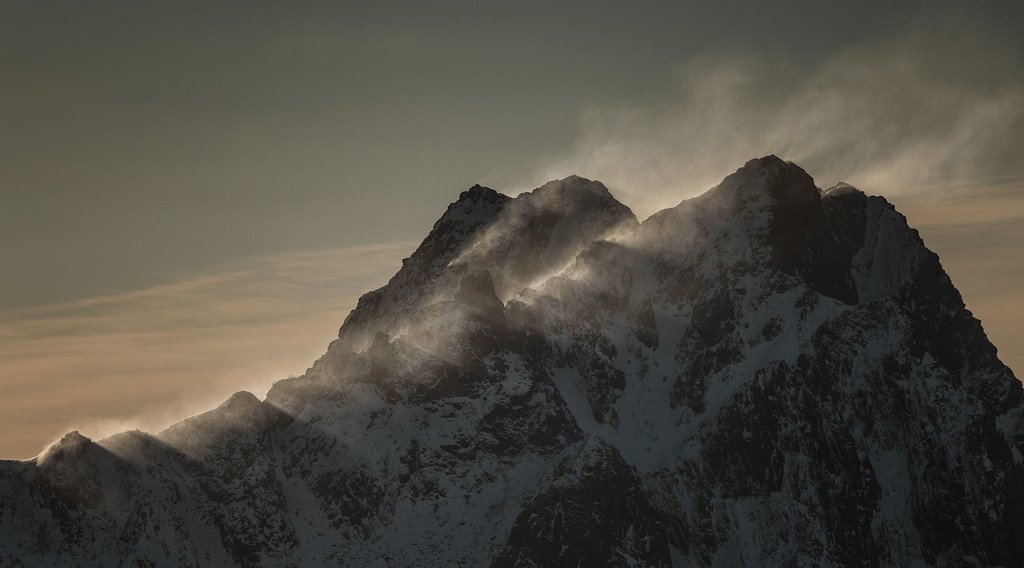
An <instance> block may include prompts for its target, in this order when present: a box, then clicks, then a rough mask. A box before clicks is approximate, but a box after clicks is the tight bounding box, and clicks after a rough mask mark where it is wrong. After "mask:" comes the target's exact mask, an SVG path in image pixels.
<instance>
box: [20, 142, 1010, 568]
mask: <svg viewBox="0 0 1024 568" xmlns="http://www.w3.org/2000/svg"><path fill="white" fill-rule="evenodd" d="M1022 393H1024V391H1022V388H1021V384H1020V382H1019V381H1017V380H1016V379H1015V378H1014V377H1013V375H1012V374H1011V373H1010V371H1009V370H1008V369H1007V368H1006V367H1005V366H1004V365H1002V363H1000V362H999V360H998V358H997V357H996V352H995V348H994V347H993V346H992V345H991V344H990V343H989V342H988V340H987V338H986V337H985V334H984V331H983V330H982V328H981V324H980V322H978V321H977V320H975V319H974V318H973V317H972V315H971V314H970V312H969V311H967V310H966V308H965V306H964V304H963V301H962V299H961V298H960V295H959V293H958V292H957V291H956V289H955V288H954V287H953V285H952V283H951V282H950V280H949V278H948V276H947V275H946V274H945V272H944V271H943V270H942V267H941V264H940V263H939V261H938V258H937V257H936V256H935V255H934V254H933V253H931V252H930V251H928V250H927V248H926V247H925V246H924V243H923V242H922V241H921V239H920V236H919V235H918V234H917V232H916V231H914V230H913V229H911V228H910V227H909V226H908V225H907V223H906V219H905V218H904V217H903V216H902V215H900V214H899V213H898V212H897V211H896V210H895V208H893V206H892V205H891V204H889V203H888V202H886V201H885V200H884V199H882V198H879V197H869V196H866V195H864V194H863V193H861V192H860V191H857V190H856V189H854V188H852V186H848V185H845V184H841V185H839V186H836V187H833V188H832V189H830V190H829V191H827V192H824V193H822V192H821V191H820V190H819V189H818V188H817V187H816V186H815V184H814V181H813V179H811V177H810V176H809V175H807V173H806V172H804V171H803V170H802V169H800V168H799V167H798V166H796V165H794V164H791V163H788V162H784V161H783V160H781V159H779V158H777V157H775V156H766V157H764V158H759V159H756V160H752V161H750V162H748V163H747V164H745V165H744V166H743V167H742V168H740V169H739V170H737V171H736V172H735V173H734V174H732V175H730V176H728V177H726V178H725V179H724V180H723V181H722V183H720V184H719V185H718V186H716V187H715V188H713V189H711V190H709V191H708V192H707V193H705V194H703V195H701V196H699V197H696V198H693V199H688V200H686V201H683V202H682V203H680V204H679V205H678V206H677V207H674V208H671V209H667V210H665V211H661V212H659V213H656V214H655V215H652V216H651V217H650V218H648V219H647V220H646V221H644V222H643V223H642V224H638V223H637V221H636V219H635V217H634V216H633V214H632V212H630V211H629V209H628V208H626V207H625V206H624V205H622V204H620V203H618V202H617V201H616V200H615V199H614V198H613V197H612V196H611V194H610V193H609V192H608V190H607V188H605V187H604V186H603V185H602V184H600V183H599V182H595V181H591V180H586V179H584V178H580V177H576V176H573V177H569V178H565V179H563V180H556V181H553V182H550V183H548V184H545V185H544V186H542V187H540V188H538V189H536V190H534V191H532V192H529V193H524V194H521V195H519V196H518V197H516V198H510V197H507V196H504V195H502V194H500V193H498V192H496V191H494V190H491V189H488V188H484V187H480V186H475V187H473V188H471V189H470V190H468V191H465V192H463V193H462V194H461V195H460V197H459V199H458V200H457V201H455V202H454V203H452V204H451V205H450V206H449V207H448V209H447V210H446V211H445V213H444V214H443V215H442V216H441V218H440V219H439V220H438V222H437V223H436V224H435V225H434V227H433V229H432V230H431V232H430V234H429V235H427V237H426V239H425V240H424V241H423V243H422V244H421V245H420V246H419V247H418V248H417V250H416V251H415V252H414V253H413V254H412V255H411V256H410V258H408V259H406V260H405V261H404V263H403V266H402V268H401V269H400V270H399V272H398V273H397V274H396V275H395V276H394V277H393V278H392V279H391V281H389V282H388V284H387V285H386V286H384V287H382V288H381V289H379V290H375V291H373V292H370V293H368V294H366V295H364V296H363V297H362V298H361V299H360V301H359V304H358V306H357V307H356V309H355V310H353V312H352V313H351V314H350V315H349V317H348V318H347V319H346V320H345V323H344V324H343V325H342V328H341V329H340V330H339V336H338V339H337V340H335V341H334V342H333V343H332V344H331V345H330V347H328V349H327V352H326V353H325V354H324V356H323V357H321V358H320V359H319V360H318V361H317V362H316V363H314V365H313V366H312V367H311V368H310V369H309V370H307V372H306V373H304V374H303V375H302V376H300V377H296V378H291V379H286V380H282V381H279V382H278V383H276V384H275V385H274V386H273V388H272V389H271V390H270V392H269V393H268V396H267V399H266V400H265V401H260V400H259V399H258V398H257V397H255V396H253V395H252V394H250V393H245V392H242V393H237V394H235V395H233V396H232V397H231V398H230V399H228V401H226V402H225V403H224V404H222V405H220V406H218V407H217V408H214V409H213V410H210V411H209V412H206V413H203V414H200V415H198V416H195V417H192V418H189V419H186V420H184V421H182V422H181V423H179V424H176V425H174V426H172V427H170V428H168V429H167V430H165V431H164V432H161V433H160V434H159V435H158V436H156V437H152V436H148V435H146V434H142V433H129V434H127V435H120V436H118V437H113V438H108V439H106V440H101V441H99V442H98V443H92V442H90V441H88V440H87V439H85V438H84V437H81V436H79V435H69V436H68V437H66V439H65V440H62V441H61V442H59V443H57V444H55V445H54V446H53V447H52V448H51V449H50V450H49V451H48V452H47V453H46V454H44V455H43V456H41V459H40V460H37V461H35V462H4V463H2V464H0V497H2V499H0V564H5V563H6V564H15V565H17V564H16V563H15V562H13V561H10V559H16V560H17V561H19V562H22V563H25V564H36V565H76V564H77V565H124V564H141V565H152V564H166V565H175V566H192V565H225V566H230V565H243V566H254V565H266V566H291V565H337V564H346V565H359V566H411V565H417V566H450V565H472V566H486V565H490V566H524V567H525V566H577V565H588V566H589V565H594V566H742V565H748V566H811V565H814V566H818V565H821V566H851V565H881V566H976V565H1007V566H1021V563H1022V559H1024V538H1020V534H1021V532H1020V531H1021V527H1022V526H1024V513H1022V509H1021V508H1020V506H1019V504H1020V503H1021V502H1024V457H1022V456H1024V394H1022ZM5 561H7V562H5Z"/></svg>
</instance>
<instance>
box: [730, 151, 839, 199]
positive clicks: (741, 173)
mask: <svg viewBox="0 0 1024 568" xmlns="http://www.w3.org/2000/svg"><path fill="white" fill-rule="evenodd" d="M730 181H733V182H734V184H728V185H735V186H737V187H740V188H742V189H744V190H746V191H766V192H767V193H768V194H769V195H771V197H772V198H773V199H774V200H775V203H776V206H777V207H782V208H784V209H787V210H791V211H792V210H799V209H804V208H807V207H816V206H817V205H818V203H819V201H820V200H821V190H820V189H818V187H817V186H816V185H814V178H812V177H811V176H810V175H809V174H808V173H807V172H806V171H804V169H803V168H801V167H800V166H798V165H796V164H794V163H793V162H786V161H783V160H782V159H781V158H779V157H778V156H776V155H774V154H769V155H767V156H764V157H763V158H755V159H753V160H750V161H748V162H747V163H746V164H744V165H743V167H742V168H740V169H738V170H736V173H735V174H733V175H731V176H729V177H727V178H725V181H723V182H722V185H727V182H730Z"/></svg>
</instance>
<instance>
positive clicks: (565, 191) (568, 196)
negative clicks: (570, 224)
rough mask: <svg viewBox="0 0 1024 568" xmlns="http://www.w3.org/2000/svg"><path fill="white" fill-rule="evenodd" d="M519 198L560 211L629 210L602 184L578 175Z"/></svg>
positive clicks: (551, 182)
mask: <svg viewBox="0 0 1024 568" xmlns="http://www.w3.org/2000/svg"><path fill="white" fill-rule="evenodd" d="M519 197H520V198H525V199H526V200H527V201H530V202H532V203H534V204H537V205H540V206H542V207H545V208H557V209H559V210H561V211H573V210H579V209H584V208H588V207H592V206H595V205H596V206H605V207H615V208H617V209H625V210H627V211H628V210H629V208H628V207H626V206H625V205H623V204H622V203H619V201H618V200H617V199H615V197H614V196H612V193H611V192H610V191H608V188H607V187H606V186H605V185H604V184H603V183H601V182H599V181H596V180H591V179H587V178H584V177H580V176H578V175H571V176H569V177H566V178H562V179H556V180H551V181H549V182H547V183H545V184H544V185H542V186H540V187H538V188H537V189H535V190H533V191H530V192H528V193H523V194H521V195H520V196H519Z"/></svg>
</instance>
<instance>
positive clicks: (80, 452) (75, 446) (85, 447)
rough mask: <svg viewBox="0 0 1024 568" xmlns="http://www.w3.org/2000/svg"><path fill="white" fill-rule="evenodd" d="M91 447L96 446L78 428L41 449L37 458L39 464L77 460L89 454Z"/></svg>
mask: <svg viewBox="0 0 1024 568" xmlns="http://www.w3.org/2000/svg"><path fill="white" fill-rule="evenodd" d="M93 448H98V446H96V444H95V443H93V441H92V440H91V439H89V438H87V437H85V436H83V435H82V434H81V433H79V432H78V430H73V431H71V432H68V433H67V434H64V436H63V437H61V439H60V440H58V441H56V442H54V443H53V444H51V445H50V446H49V447H48V448H46V449H45V450H43V452H42V453H41V454H39V456H38V458H37V459H38V461H39V463H40V464H41V465H53V464H56V463H65V462H72V461H78V460H79V459H81V458H83V457H85V456H87V455H89V454H90V453H91V451H92V449H93Z"/></svg>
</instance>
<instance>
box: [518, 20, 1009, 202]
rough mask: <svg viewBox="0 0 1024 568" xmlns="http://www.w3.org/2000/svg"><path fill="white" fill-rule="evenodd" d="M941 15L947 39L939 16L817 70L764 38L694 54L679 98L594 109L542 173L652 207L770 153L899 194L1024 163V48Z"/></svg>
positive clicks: (681, 73)
mask: <svg viewBox="0 0 1024 568" xmlns="http://www.w3.org/2000/svg"><path fill="white" fill-rule="evenodd" d="M937 27H939V28H941V29H944V30H945V31H944V32H943V33H942V34H940V36H941V38H942V40H941V41H936V40H935V29H936V26H927V27H923V26H922V27H914V26H911V27H909V28H906V29H900V30H898V33H894V34H891V35H890V36H887V37H882V38H878V39H874V40H872V41H868V42H865V43H860V44H856V45H853V46H851V47H849V48H847V49H845V50H842V51H840V52H838V54H836V55H833V56H829V57H827V58H825V59H823V60H821V61H818V62H817V63H816V64H815V65H814V66H813V68H812V71H811V72H809V73H808V72H807V71H806V70H805V66H799V69H798V66H796V65H791V64H789V63H787V61H786V57H784V56H781V54H778V53H771V52H767V53H766V52H765V51H763V50H759V51H757V52H756V53H750V52H743V51H739V52H736V51H734V52H708V53H705V54H703V55H701V56H699V57H696V58H694V59H691V60H688V61H686V62H684V63H683V64H682V65H681V67H680V68H679V70H678V75H677V81H678V91H677V93H676V96H675V97H674V98H672V99H669V100H662V101H660V102H656V103H653V104H647V105H632V104H622V105H619V106H614V107H591V108H589V109H587V110H586V111H585V112H584V113H583V115H582V117H581V130H582V132H581V134H580V137H579V139H578V140H577V141H576V143H575V145H574V147H573V148H572V150H571V151H569V152H568V154H567V155H566V156H564V157H562V158H559V159H556V160H554V161H553V162H552V163H551V164H549V165H548V167H546V168H543V169H542V170H541V172H540V174H539V175H538V177H541V178H544V179H546V178H550V177H552V175H553V174H554V173H556V172H566V171H576V172H581V173H582V172H585V173H586V174H587V175H590V176H593V177H595V178H596V179H600V180H602V181H604V182H605V183H607V184H608V186H609V187H610V188H612V190H613V192H615V194H616V195H617V196H618V197H619V198H620V199H622V201H623V202H624V203H626V204H627V205H629V206H630V207H631V208H633V210H634V211H636V213H637V215H638V216H639V217H640V218H641V219H642V218H644V217H646V216H647V215H649V214H651V213H652V212H654V211H656V210H659V209H661V208H664V207H668V206H671V205H674V204H675V203H677V202H678V200H679V198H680V195H681V192H682V194H684V195H695V194H697V193H700V192H702V191H704V190H705V189H707V188H708V187H710V186H711V185H713V184H714V183H715V182H716V181H717V179H718V177H719V175H720V172H722V171H727V170H728V169H730V167H731V166H732V165H733V164H735V163H740V162H742V161H743V160H745V159H746V157H748V156H750V155H762V154H766V153H770V152H774V153H778V154H780V155H784V156H786V157H787V158H789V159H792V160H794V161H797V162H799V163H802V164H804V165H805V166H807V167H808V168H809V169H812V170H813V171H815V172H817V174H818V178H819V179H820V180H822V182H823V183H824V184H825V185H831V184H832V183H835V182H837V181H841V180H844V179H856V180H857V181H858V186H859V187H861V188H863V189H865V190H867V191H869V192H878V193H881V192H884V193H886V194H887V195H893V194H897V195H898V194H904V193H911V192H921V191H934V190H936V189H940V190H941V189H945V188H949V187H951V186H957V185H963V184H965V183H966V184H971V185H988V184H990V183H992V182H994V181H999V180H1001V179H1004V178H1005V177H1006V176H1020V175H1021V174H1024V171H1022V169H1021V166H1020V162H1019V159H1018V156H1016V155H1014V153H1013V152H1012V149H1013V148H1016V147H1019V146H1020V142H1021V141H1024V84H1022V83H1021V81H1020V80H1019V79H1017V78H1015V76H1014V75H1013V74H1010V73H1006V72H1005V70H1006V69H1014V68H1019V67H1020V66H1021V65H1022V64H1024V62H1022V61H1021V57H1020V54H1019V53H1017V52H1016V51H1015V50H1014V49H1013V48H1012V47H1011V46H1010V44H1009V43H1008V42H1004V41H1002V40H1001V39H1000V38H998V37H992V36H991V35H986V34H981V33H977V32H978V30H976V29H973V28H972V27H971V26H970V25H969V24H965V23H964V22H963V21H957V22H949V23H947V24H946V25H944V26H937ZM925 29H927V30H928V33H927V34H926V33H923V31H924V30H925ZM1011 140H1013V141H1016V144H1009V143H1008V142H1009V141H1011ZM680 180H685V182H681V181H680ZM680 183H686V184H687V185H685V186H683V187H681V186H680V185H679V184H680Z"/></svg>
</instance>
